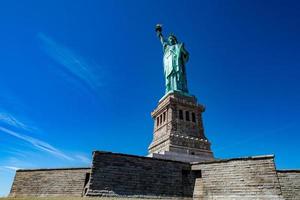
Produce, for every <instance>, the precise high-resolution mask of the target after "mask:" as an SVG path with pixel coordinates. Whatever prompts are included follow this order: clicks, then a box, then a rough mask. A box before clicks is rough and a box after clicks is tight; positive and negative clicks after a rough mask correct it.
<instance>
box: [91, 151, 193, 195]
mask: <svg viewBox="0 0 300 200" xmlns="http://www.w3.org/2000/svg"><path fill="white" fill-rule="evenodd" d="M193 181H194V178H193V174H192V173H191V171H190V164H188V163H183V162H178V161H167V160H161V159H155V158H148V157H140V156H133V155H125V154H116V153H110V152H100V151H95V152H94V153H93V164H92V170H91V178H90V182H89V187H88V191H87V196H127V197H154V198H170V197H190V198H191V197H192V195H193V188H194V182H193Z"/></svg>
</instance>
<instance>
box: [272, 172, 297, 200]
mask: <svg viewBox="0 0 300 200" xmlns="http://www.w3.org/2000/svg"><path fill="white" fill-rule="evenodd" d="M277 174H278V178H279V182H280V186H281V192H282V196H283V197H284V199H286V200H299V199H300V170H278V171H277Z"/></svg>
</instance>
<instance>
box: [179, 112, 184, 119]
mask: <svg viewBox="0 0 300 200" xmlns="http://www.w3.org/2000/svg"><path fill="white" fill-rule="evenodd" d="M179 119H183V112H182V110H179Z"/></svg>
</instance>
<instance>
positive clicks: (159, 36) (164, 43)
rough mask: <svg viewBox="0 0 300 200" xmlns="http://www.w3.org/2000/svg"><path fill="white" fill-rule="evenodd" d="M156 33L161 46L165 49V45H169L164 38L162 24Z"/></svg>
mask: <svg viewBox="0 0 300 200" xmlns="http://www.w3.org/2000/svg"><path fill="white" fill-rule="evenodd" d="M155 32H156V34H157V37H158V38H159V40H160V42H161V44H162V45H163V47H164V48H165V45H167V42H166V41H165V39H164V36H163V34H162V25H161V24H157V25H156V26H155Z"/></svg>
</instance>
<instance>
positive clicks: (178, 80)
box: [155, 24, 189, 94]
mask: <svg viewBox="0 0 300 200" xmlns="http://www.w3.org/2000/svg"><path fill="white" fill-rule="evenodd" d="M155 30H156V33H157V36H158V37H159V39H160V41H161V44H162V46H163V52H164V56H163V64H164V74H165V85H166V92H165V93H166V94H168V93H170V92H172V91H177V92H180V93H182V94H188V87H187V79H186V70H185V66H186V63H187V61H188V59H189V53H188V52H187V50H186V49H185V48H184V44H183V43H179V42H178V41H177V38H176V37H175V36H174V35H170V36H169V37H168V39H167V40H165V38H164V37H163V35H162V27H161V25H159V24H158V25H156V29H155Z"/></svg>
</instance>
